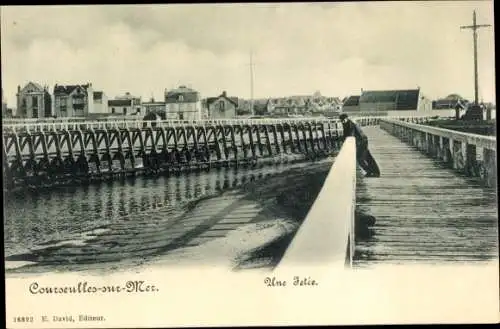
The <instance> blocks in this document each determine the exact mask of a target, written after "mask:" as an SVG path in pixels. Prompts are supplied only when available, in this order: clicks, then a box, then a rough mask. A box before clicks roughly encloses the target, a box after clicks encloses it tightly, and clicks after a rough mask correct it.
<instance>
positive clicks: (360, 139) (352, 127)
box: [342, 120, 368, 145]
mask: <svg viewBox="0 0 500 329" xmlns="http://www.w3.org/2000/svg"><path fill="white" fill-rule="evenodd" d="M342 128H343V130H344V134H343V136H344V140H345V139H346V138H347V137H350V136H352V137H354V138H355V139H356V144H358V145H359V144H361V143H362V144H366V143H368V137H366V135H365V133H364V132H363V130H361V127H360V126H359V125H357V124H356V123H354V122H353V121H351V120H347V122H345V123H342Z"/></svg>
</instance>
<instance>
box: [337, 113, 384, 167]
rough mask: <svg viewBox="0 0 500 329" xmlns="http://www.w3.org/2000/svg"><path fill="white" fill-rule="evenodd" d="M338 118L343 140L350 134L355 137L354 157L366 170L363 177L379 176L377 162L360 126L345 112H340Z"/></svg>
mask: <svg viewBox="0 0 500 329" xmlns="http://www.w3.org/2000/svg"><path fill="white" fill-rule="evenodd" d="M339 119H340V122H342V127H343V130H344V136H343V137H344V140H345V139H346V138H347V137H350V136H352V137H354V138H355V139H356V159H357V161H358V164H359V166H360V167H361V168H362V169H363V170H364V171H365V172H366V176H365V177H380V170H379V167H378V165H377V162H376V161H375V159H374V158H373V156H372V155H371V153H370V151H369V150H368V137H366V135H365V134H364V133H363V130H361V127H360V126H359V125H357V124H356V123H355V122H353V121H352V120H351V119H349V117H348V116H347V114H345V113H342V114H341V115H340V116H339Z"/></svg>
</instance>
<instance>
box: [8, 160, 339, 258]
mask: <svg viewBox="0 0 500 329" xmlns="http://www.w3.org/2000/svg"><path fill="white" fill-rule="evenodd" d="M330 165H331V159H325V160H323V161H319V162H318V163H316V164H315V163H311V162H307V163H304V162H302V163H300V162H299V163H289V164H276V165H274V166H263V167H256V168H253V169H237V168H219V169H214V170H211V171H208V172H198V173H193V174H186V173H180V174H177V175H173V176H170V177H157V178H155V179H149V178H146V177H136V178H126V179H123V180H120V181H110V182H106V183H101V184H96V185H88V186H74V187H59V188H54V189H51V190H45V191H43V190H40V191H37V192H23V193H17V194H10V195H5V207H4V209H5V220H4V227H5V231H4V232H5V233H4V240H5V257H6V259H7V261H14V262H15V261H34V262H37V263H41V264H49V265H51V264H52V265H54V264H55V265H57V264H62V263H65V264H66V265H68V264H69V263H75V264H76V263H79V264H85V263H99V262H107V261H116V260H120V259H128V258H134V257H139V258H142V257H143V256H144V255H154V254H160V253H164V252H166V251H168V250H170V249H172V248H177V247H176V246H180V243H181V242H182V243H184V242H189V241H190V240H192V239H193V238H194V237H195V235H193V234H194V233H193V234H191V235H192V236H193V238H189V239H187V238H186V236H183V235H182V234H185V233H186V232H188V233H189V231H190V230H194V231H193V232H196V230H198V231H200V229H201V231H200V233H196V234H201V233H202V232H203V227H204V226H203V225H206V224H204V223H203V222H202V221H201V219H200V220H198V221H199V223H198V224H196V223H195V222H196V219H194V220H192V219H190V216H193V218H195V217H198V218H203V216H204V214H205V213H206V211H204V210H200V214H199V215H196V212H195V210H190V213H186V209H187V208H186V206H187V205H189V204H192V203H193V202H195V201H196V202H198V201H197V200H204V199H207V198H212V197H216V196H217V195H219V194H220V193H221V192H223V191H227V190H228V189H231V188H237V189H238V190H239V191H240V192H241V193H240V194H241V196H242V197H243V196H245V195H246V197H248V196H249V195H253V196H252V198H253V200H255V201H253V202H254V204H257V205H258V204H266V203H269V202H268V201H269V200H271V199H272V198H273V197H275V198H276V199H278V200H285V201H286V202H290V204H291V205H292V206H290V207H289V206H288V205H287V204H285V203H286V202H285V203H284V204H283V205H282V206H283V208H286V209H287V210H286V211H288V212H289V213H290V214H292V215H291V217H292V218H295V219H297V220H299V219H300V220H301V219H303V216H305V214H306V213H307V211H308V209H309V207H310V205H311V204H312V202H313V201H314V198H315V195H316V194H315V193H310V192H307V191H305V190H306V189H297V186H305V187H307V188H309V189H310V188H311V186H312V188H314V189H315V190H316V193H317V192H318V191H319V189H320V187H321V186H322V183H323V181H324V178H325V176H326V173H327V172H328V168H329V167H330ZM306 166H307V168H308V170H307V171H304V170H303V168H304V167H306ZM314 168H316V171H317V173H315V172H314ZM318 168H319V169H318ZM284 172H289V174H287V175H288V176H286V178H283V177H281V176H280V175H282V174H283V173H284ZM319 173H320V174H319ZM307 175H309V176H307ZM273 177H274V178H273ZM280 177H281V178H280ZM312 177H314V179H312ZM252 181H254V182H255V184H251V185H252V186H251V187H248V186H250V185H248V183H250V182H252ZM313 181H314V182H313ZM261 182H262V183H261ZM247 189H248V190H247ZM294 194H297V195H294ZM224 198H227V197H224ZM224 198H222V199H221V200H218V199H215V200H216V201H215V202H210V199H208V201H207V202H205V205H204V206H203V207H205V208H206V209H214V211H215V208H217V207H222V208H220V209H219V210H217V211H218V212H215V214H216V216H215V215H214V219H218V218H222V217H223V216H227V215H228V213H227V212H228V211H229V210H228V208H227V205H224V204H223V203H224ZM235 200H236V199H235ZM238 202H243V201H238ZM219 203H220V204H219ZM194 205H195V206H196V204H194ZM236 209H237V207H236V208H234V209H232V210H231V211H237V210H236ZM210 211H211V210H209V211H208V212H209V213H210ZM259 211H260V210H259ZM184 213H186V216H185V218H182V219H179V218H181V217H182V216H184V215H182V214H184ZM235 214H236V215H234V216H241V215H237V212H236V213H235ZM229 215H230V214H229ZM210 220H212V219H210ZM195 224H196V225H201V226H199V228H196V227H195V226H193V227H192V228H190V226H189V225H195ZM224 225H226V224H224ZM236 228H237V227H236V226H234V227H232V228H231V229H236ZM100 230H102V231H100ZM205 230H206V229H205ZM179 234H181V235H179ZM186 239H187V240H186ZM183 241H184V242H183ZM62 246H64V248H62ZM272 249H273V248H272V246H271V249H269V246H267V247H265V248H264V249H262V250H263V252H264V251H265V250H272ZM52 265H51V266H52Z"/></svg>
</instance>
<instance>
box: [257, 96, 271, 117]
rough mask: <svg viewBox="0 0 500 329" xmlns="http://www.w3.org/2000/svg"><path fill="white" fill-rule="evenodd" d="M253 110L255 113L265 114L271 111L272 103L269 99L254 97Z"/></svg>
mask: <svg viewBox="0 0 500 329" xmlns="http://www.w3.org/2000/svg"><path fill="white" fill-rule="evenodd" d="M253 110H254V114H255V115H266V114H270V113H272V111H273V105H272V103H271V100H270V99H256V100H254V102H253Z"/></svg>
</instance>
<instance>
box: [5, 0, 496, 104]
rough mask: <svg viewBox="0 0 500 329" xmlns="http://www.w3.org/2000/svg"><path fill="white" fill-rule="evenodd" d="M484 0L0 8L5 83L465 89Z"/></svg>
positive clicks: (207, 91)
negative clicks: (474, 25) (473, 24)
mask: <svg viewBox="0 0 500 329" xmlns="http://www.w3.org/2000/svg"><path fill="white" fill-rule="evenodd" d="M492 8H493V7H492V3H490V2H464V1H460V2H402V3H400V2H370V3H361V2H349V3H333V4H332V3H314V4H300V3H295V4H263V5H253V4H211V5H193V4H190V5H129V6H125V5H123V6H122V5H120V6H59V7H56V6H43V7H42V6H40V7H36V6H29V7H12V6H11V7H4V8H2V22H1V23H2V35H1V38H2V78H3V79H2V81H3V88H4V91H5V93H6V94H7V98H8V100H9V103H10V105H14V106H15V104H13V103H12V101H13V100H14V99H15V92H16V88H17V85H18V84H24V83H26V82H27V81H29V80H34V81H38V82H40V83H44V84H45V83H47V84H49V85H51V86H53V85H54V84H55V83H79V82H82V83H83V82H87V81H92V82H93V85H94V86H95V87H96V88H99V89H103V90H104V91H105V92H106V93H107V94H108V95H109V96H111V97H113V96H115V95H117V94H121V93H123V92H125V91H130V92H132V93H134V94H139V95H142V96H143V97H150V95H151V93H154V94H155V96H156V97H157V98H158V97H160V96H161V95H162V92H163V90H164V88H173V87H175V86H176V85H178V84H181V83H182V84H190V85H192V86H193V87H194V88H196V89H198V90H200V91H201V92H202V94H203V95H204V96H210V95H214V94H219V93H220V92H221V90H227V91H228V93H230V94H232V95H235V96H240V97H249V90H250V86H249V81H250V78H249V65H248V63H249V53H250V50H251V49H252V51H253V54H254V62H255V95H256V96H257V97H267V96H280V95H288V94H294V93H300V94H306V93H312V92H314V91H315V90H320V91H321V92H322V93H323V94H327V95H332V96H340V97H342V96H345V95H348V94H351V93H357V92H359V90H360V89H361V88H363V89H383V88H411V87H416V86H421V87H422V89H423V90H424V91H425V92H426V93H427V94H429V95H430V96H431V97H440V96H445V95H447V94H449V93H452V92H457V93H460V94H463V95H464V96H466V97H471V96H472V94H473V89H472V88H473V85H472V83H473V79H472V75H471V74H472V37H471V34H470V32H467V31H461V30H460V29H459V26H460V25H466V24H469V22H470V21H471V13H472V10H473V9H477V11H478V21H479V22H480V23H483V22H486V23H490V24H493V9H492ZM479 40H480V47H479V72H480V78H481V80H480V87H481V93H482V95H483V96H484V98H485V99H489V100H494V95H495V85H494V73H492V72H494V69H493V68H494V38H493V28H491V29H489V30H487V29H484V30H482V31H481V32H480V39H479Z"/></svg>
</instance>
